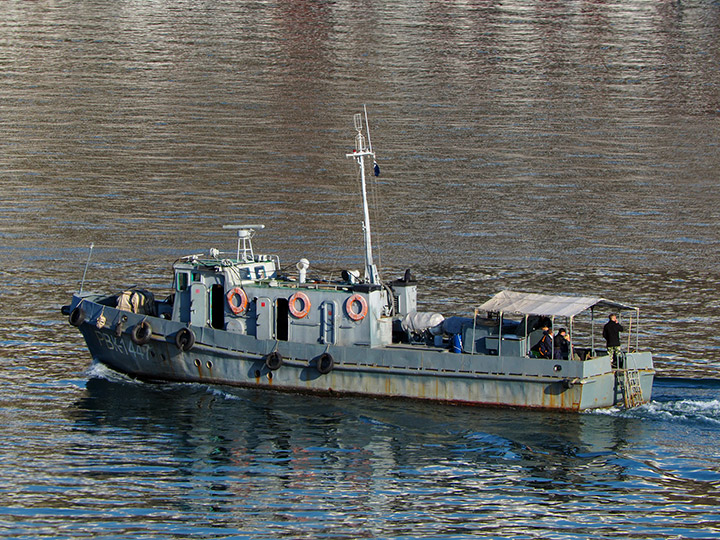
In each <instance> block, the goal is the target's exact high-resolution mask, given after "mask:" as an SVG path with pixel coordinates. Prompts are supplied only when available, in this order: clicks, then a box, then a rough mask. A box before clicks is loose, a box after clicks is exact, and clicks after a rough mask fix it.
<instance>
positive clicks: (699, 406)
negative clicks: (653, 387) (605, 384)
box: [588, 399, 720, 426]
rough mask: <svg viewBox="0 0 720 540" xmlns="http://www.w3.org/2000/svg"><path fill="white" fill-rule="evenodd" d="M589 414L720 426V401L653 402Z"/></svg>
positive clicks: (597, 410) (594, 411) (682, 400)
mask: <svg viewBox="0 0 720 540" xmlns="http://www.w3.org/2000/svg"><path fill="white" fill-rule="evenodd" d="M588 412H589V413H590V414H606V415H610V416H618V417H621V418H638V419H643V420H658V421H663V422H677V423H690V424H695V425H703V424H704V425H711V426H717V425H720V400H718V399H678V400H672V401H651V402H650V403H646V404H644V405H641V406H639V407H636V408H634V409H629V410H628V409H620V408H618V407H612V408H610V409H595V410H593V411H588Z"/></svg>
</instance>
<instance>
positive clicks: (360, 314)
mask: <svg viewBox="0 0 720 540" xmlns="http://www.w3.org/2000/svg"><path fill="white" fill-rule="evenodd" d="M355 302H357V303H358V304H360V311H355V309H354V307H353V306H354V305H355ZM345 311H346V312H347V314H348V317H350V318H351V319H352V320H353V321H362V320H363V319H364V318H365V315H367V312H368V305H367V300H365V297H363V296H361V295H359V294H357V293H355V294H353V295H352V296H351V297H350V298H348V299H347V300H345Z"/></svg>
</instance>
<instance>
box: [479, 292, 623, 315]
mask: <svg viewBox="0 0 720 540" xmlns="http://www.w3.org/2000/svg"><path fill="white" fill-rule="evenodd" d="M597 305H602V306H604V307H608V308H611V309H617V310H623V309H631V310H635V311H637V308H634V307H632V306H626V305H624V304H620V303H618V302H613V301H611V300H606V299H605V298H599V297H594V296H553V295H550V294H535V293H521V292H514V291H501V292H499V293H497V294H496V295H495V296H493V297H492V298H491V299H490V300H488V301H487V302H485V303H484V304H483V305H481V306H480V308H479V309H481V310H485V311H500V312H503V313H514V314H521V315H546V316H556V317H574V316H575V315H577V314H578V313H582V312H583V311H585V310H586V309H590V308H591V307H593V306H597Z"/></svg>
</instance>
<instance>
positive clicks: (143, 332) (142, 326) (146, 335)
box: [130, 321, 152, 345]
mask: <svg viewBox="0 0 720 540" xmlns="http://www.w3.org/2000/svg"><path fill="white" fill-rule="evenodd" d="M150 336H152V326H150V323H149V322H147V321H142V322H139V323H138V324H136V325H135V326H133V329H132V331H131V332H130V338H131V339H132V340H133V342H134V343H135V344H136V345H145V344H146V343H147V342H148V341H150Z"/></svg>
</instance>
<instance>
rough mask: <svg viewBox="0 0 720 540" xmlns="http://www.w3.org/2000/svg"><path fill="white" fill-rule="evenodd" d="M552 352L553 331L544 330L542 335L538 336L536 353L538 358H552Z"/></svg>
mask: <svg viewBox="0 0 720 540" xmlns="http://www.w3.org/2000/svg"><path fill="white" fill-rule="evenodd" d="M552 353H553V331H552V329H548V330H545V332H543V337H542V338H540V342H539V343H538V354H539V355H540V358H552Z"/></svg>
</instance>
